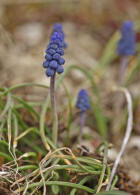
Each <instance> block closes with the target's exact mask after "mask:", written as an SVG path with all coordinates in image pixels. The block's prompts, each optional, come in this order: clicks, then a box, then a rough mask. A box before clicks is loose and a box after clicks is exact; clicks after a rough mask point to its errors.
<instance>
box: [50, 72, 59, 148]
mask: <svg viewBox="0 0 140 195" xmlns="http://www.w3.org/2000/svg"><path fill="white" fill-rule="evenodd" d="M50 97H51V110H52V121H53V127H52V140H53V143H54V145H55V146H56V145H57V137H58V118H57V111H56V100H55V74H54V75H53V76H52V77H51V79H50Z"/></svg>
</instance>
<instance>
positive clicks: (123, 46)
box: [117, 21, 136, 56]
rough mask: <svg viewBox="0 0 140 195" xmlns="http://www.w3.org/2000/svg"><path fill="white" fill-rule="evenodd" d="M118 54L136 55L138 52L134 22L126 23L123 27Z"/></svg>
mask: <svg viewBox="0 0 140 195" xmlns="http://www.w3.org/2000/svg"><path fill="white" fill-rule="evenodd" d="M117 52H118V54H119V55H122V56H129V55H134V54H135V52H136V34H135V31H134V24H133V22H132V21H125V22H124V23H123V25H122V27H121V38H120V40H119V42H118V47H117Z"/></svg>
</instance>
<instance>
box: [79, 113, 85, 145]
mask: <svg viewBox="0 0 140 195" xmlns="http://www.w3.org/2000/svg"><path fill="white" fill-rule="evenodd" d="M85 118H86V114H85V112H81V113H80V133H79V138H78V139H79V143H80V142H81V139H82V135H83V127H84V125H85Z"/></svg>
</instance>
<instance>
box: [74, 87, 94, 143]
mask: <svg viewBox="0 0 140 195" xmlns="http://www.w3.org/2000/svg"><path fill="white" fill-rule="evenodd" d="M76 108H78V109H80V111H81V113H80V123H79V126H80V130H79V131H80V132H79V136H78V141H79V143H80V142H81V139H82V135H83V127H84V124H85V117H86V115H85V113H86V111H87V110H89V109H90V108H91V105H90V100H89V96H88V93H87V91H86V90H85V89H81V90H80V91H79V93H78V98H77V103H76Z"/></svg>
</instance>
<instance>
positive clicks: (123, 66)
mask: <svg viewBox="0 0 140 195" xmlns="http://www.w3.org/2000/svg"><path fill="white" fill-rule="evenodd" d="M128 61H129V56H123V57H122V60H121V68H120V75H119V84H120V86H123V85H124V76H125V72H126V69H127V67H128Z"/></svg>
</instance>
